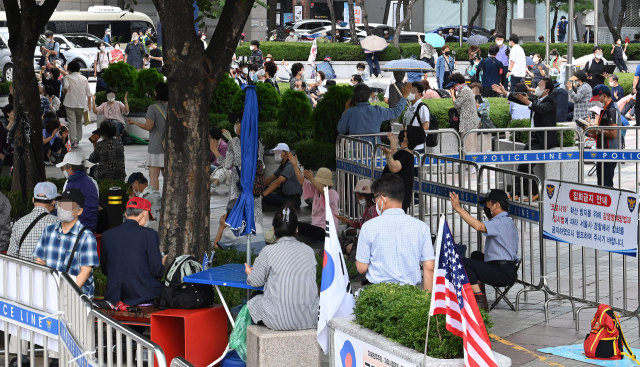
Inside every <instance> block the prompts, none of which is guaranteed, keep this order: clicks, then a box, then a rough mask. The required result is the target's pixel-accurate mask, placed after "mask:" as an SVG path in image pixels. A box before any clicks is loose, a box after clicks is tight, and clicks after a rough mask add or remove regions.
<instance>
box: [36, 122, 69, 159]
mask: <svg viewBox="0 0 640 367" xmlns="http://www.w3.org/2000/svg"><path fill="white" fill-rule="evenodd" d="M48 114H49V112H48V113H46V114H45V119H44V120H43V122H45V121H46V123H45V125H44V129H42V144H43V145H42V148H43V149H42V150H43V153H44V164H45V165H47V166H51V165H53V162H52V161H51V153H52V152H56V153H58V154H59V153H61V150H62V149H63V148H64V143H63V141H62V139H61V138H60V137H59V136H58V132H59V131H60V126H61V125H60V121H59V120H58V119H56V118H55V113H52V114H53V118H49V119H48V120H47V117H50V116H46V115H48ZM65 149H66V148H65Z"/></svg>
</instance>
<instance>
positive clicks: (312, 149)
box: [294, 139, 336, 169]
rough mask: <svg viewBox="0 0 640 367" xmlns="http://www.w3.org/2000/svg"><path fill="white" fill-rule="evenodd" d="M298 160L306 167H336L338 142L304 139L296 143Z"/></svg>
mask: <svg viewBox="0 0 640 367" xmlns="http://www.w3.org/2000/svg"><path fill="white" fill-rule="evenodd" d="M294 150H295V151H296V155H297V156H298V160H299V161H300V163H302V164H303V165H304V166H305V168H308V167H318V168H319V167H327V168H329V169H335V168H336V143H335V142H333V143H324V142H317V141H313V140H311V139H307V140H302V141H300V142H298V143H296V144H294Z"/></svg>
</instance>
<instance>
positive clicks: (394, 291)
mask: <svg viewBox="0 0 640 367" xmlns="http://www.w3.org/2000/svg"><path fill="white" fill-rule="evenodd" d="M430 304H431V294H430V293H429V292H425V291H423V290H421V289H419V288H418V287H415V286H412V285H398V284H392V283H380V284H372V285H370V286H368V287H366V288H363V289H362V290H361V291H360V295H359V296H358V299H357V300H356V307H355V308H354V310H353V313H354V315H355V317H356V320H355V321H356V323H357V324H359V325H361V326H363V327H365V328H367V329H370V330H372V331H375V332H376V333H379V334H382V335H384V336H385V337H387V338H389V339H391V340H393V341H395V342H398V343H400V344H402V345H404V346H406V347H408V348H411V349H414V350H416V351H418V352H420V353H424V342H425V335H426V334H427V322H428V320H429V308H430V307H429V306H430ZM480 313H481V314H482V321H484V324H485V326H486V328H487V333H488V332H489V330H491V327H492V326H493V322H492V321H491V316H489V313H487V312H485V311H484V310H482V309H481V310H480ZM445 318H446V317H445V315H435V316H432V317H431V327H430V329H429V338H428V339H429V349H428V352H427V354H428V355H429V356H431V357H433V358H442V359H452V358H462V357H463V355H464V351H463V344H462V338H460V337H458V336H455V335H453V334H452V333H450V332H449V331H447V329H446V320H445Z"/></svg>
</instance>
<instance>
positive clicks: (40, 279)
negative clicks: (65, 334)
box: [0, 254, 59, 367]
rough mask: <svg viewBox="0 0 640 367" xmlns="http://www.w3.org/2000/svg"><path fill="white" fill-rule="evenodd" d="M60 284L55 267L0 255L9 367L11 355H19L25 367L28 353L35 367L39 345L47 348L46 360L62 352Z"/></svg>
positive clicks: (0, 303)
mask: <svg viewBox="0 0 640 367" xmlns="http://www.w3.org/2000/svg"><path fill="white" fill-rule="evenodd" d="M57 282H58V272H56V271H55V270H53V269H51V268H48V267H46V266H41V265H38V264H35V263H32V262H29V261H25V260H21V259H18V258H15V257H11V256H7V255H2V254H0V330H3V331H4V345H5V353H4V354H5V359H4V366H5V367H8V366H9V361H10V358H9V354H10V353H11V354H17V358H18V366H21V365H22V364H21V363H22V361H21V359H22V356H23V355H27V352H28V353H29V355H28V356H29V360H30V364H31V367H33V366H35V352H36V345H38V346H42V347H43V356H44V360H45V361H46V360H47V358H48V357H49V353H50V352H54V353H55V352H58V315H59V312H58V285H57ZM9 339H11V340H9ZM14 346H15V347H14ZM14 348H15V349H14ZM24 348H28V350H24ZM47 364H48V363H47Z"/></svg>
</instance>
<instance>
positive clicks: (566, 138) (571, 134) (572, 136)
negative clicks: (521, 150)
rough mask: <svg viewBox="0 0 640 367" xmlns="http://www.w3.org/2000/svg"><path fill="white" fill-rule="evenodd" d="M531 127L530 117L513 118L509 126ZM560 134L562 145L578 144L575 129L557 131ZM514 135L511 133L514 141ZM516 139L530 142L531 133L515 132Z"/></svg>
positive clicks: (567, 146)
mask: <svg viewBox="0 0 640 367" xmlns="http://www.w3.org/2000/svg"><path fill="white" fill-rule="evenodd" d="M557 126H558V127H563V126H561V125H557ZM526 127H531V120H529V119H521V120H512V121H511V122H510V123H509V128H526ZM556 135H557V136H558V141H560V137H561V135H562V147H564V148H569V147H573V146H575V145H576V133H575V131H573V130H568V131H563V132H562V134H561V133H560V131H558V132H556ZM513 137H514V135H511V141H513ZM515 139H516V141H518V142H520V143H522V144H527V143H528V142H529V133H528V132H526V131H525V132H520V133H516V134H515Z"/></svg>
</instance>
